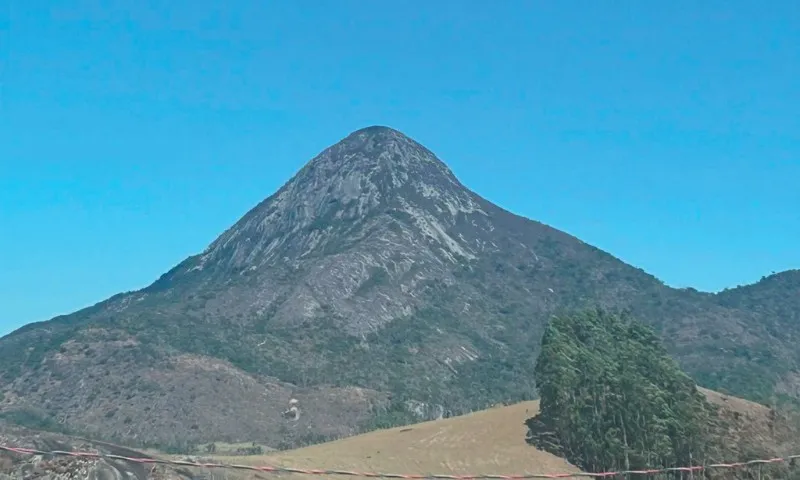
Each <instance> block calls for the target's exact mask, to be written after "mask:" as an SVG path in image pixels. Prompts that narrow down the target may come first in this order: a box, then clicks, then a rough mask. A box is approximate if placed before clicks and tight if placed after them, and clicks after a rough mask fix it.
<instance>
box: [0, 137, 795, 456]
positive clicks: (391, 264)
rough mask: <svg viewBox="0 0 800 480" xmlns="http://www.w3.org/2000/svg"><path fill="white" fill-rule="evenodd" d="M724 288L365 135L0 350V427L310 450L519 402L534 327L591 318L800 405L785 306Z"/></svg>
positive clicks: (712, 380)
mask: <svg viewBox="0 0 800 480" xmlns="http://www.w3.org/2000/svg"><path fill="white" fill-rule="evenodd" d="M753 288H756V286H754V287H753ZM772 288H773V286H772V284H768V285H765V286H764V289H765V291H766V292H768V291H769V290H770V289H772ZM781 288H782V287H781ZM735 292H736V291H730V292H726V293H724V294H720V295H712V294H707V293H700V292H696V291H693V290H690V289H683V290H677V289H672V288H669V287H667V286H665V285H664V284H663V283H662V282H660V281H659V280H658V279H656V278H655V277H653V276H652V275H649V274H647V273H645V272H643V271H642V270H640V269H637V268H634V267H632V266H630V265H627V264H625V263H624V262H622V261H620V260H618V259H617V258H615V257H613V256H611V255H610V254H608V253H606V252H603V251H601V250H599V249H597V248H595V247H592V246H591V245H588V244H586V243H584V242H582V241H581V240H579V239H577V238H575V237H573V236H570V235H568V234H566V233H564V232H561V231H559V230H556V229H554V228H552V227H550V226H547V225H544V224H542V223H539V222H536V221H532V220H528V219H526V218H522V217H519V216H517V215H514V214H512V213H510V212H508V211H505V210H503V209H502V208H500V207H498V206H496V205H494V204H492V203H490V202H489V201H487V200H485V199H483V198H481V197H480V196H478V195H477V194H475V193H474V192H471V191H470V190H469V189H467V188H466V187H465V186H464V185H462V184H461V183H460V182H459V180H458V179H457V178H456V177H455V176H454V175H453V173H452V172H451V171H450V169H449V168H448V167H447V166H446V165H445V164H444V163H442V162H441V161H440V160H439V159H438V158H437V157H436V156H435V155H434V154H433V153H432V152H431V151H430V150H428V149H427V148H425V147H424V146H422V145H420V144H419V143H417V142H415V141H414V140H412V139H410V138H408V137H406V136H405V135H403V134H402V133H400V132H398V131H396V130H393V129H390V128H387V127H369V128H366V129H363V130H359V131H357V132H354V133H352V134H350V135H349V136H347V137H346V138H344V139H343V140H342V141H340V142H338V143H337V144H335V145H333V146H331V147H329V148H327V149H325V150H324V151H323V152H321V153H320V154H319V155H318V156H317V157H315V158H314V159H313V160H311V161H310V162H309V163H308V164H307V165H306V166H305V167H304V168H302V169H301V170H300V171H299V172H298V173H297V174H296V175H295V176H294V177H293V178H292V179H291V180H290V181H289V182H288V183H287V184H286V185H284V186H283V187H282V188H281V189H280V190H278V191H277V192H276V193H275V194H273V195H272V196H270V197H269V198H267V199H266V200H264V201H263V202H261V203H260V204H259V205H257V206H256V207H255V208H253V209H252V210H251V211H249V212H248V213H247V214H245V215H244V217H243V218H242V219H241V220H239V221H238V222H237V223H236V224H235V225H233V226H232V227H231V228H230V229H228V230H227V231H226V232H224V233H223V234H222V235H221V236H220V237H219V238H218V239H217V240H215V241H214V242H213V243H212V244H211V245H210V246H209V247H208V248H207V249H206V250H205V251H204V252H202V253H200V254H199V255H195V256H192V257H190V258H188V259H186V260H185V261H183V262H181V263H180V264H179V265H177V266H176V267H174V268H173V269H171V270H170V271H169V272H167V273H166V274H164V275H163V276H162V277H161V278H159V279H158V280H157V281H155V282H154V283H153V284H152V285H150V286H148V287H147V288H144V289H142V290H140V291H135V292H128V293H124V294H120V295H116V296H114V297H112V298H110V299H108V300H106V301H103V302H101V303H99V304H97V305H95V306H92V307H90V308H87V309H84V310H81V311H78V312H75V313H73V314H71V315H66V316H61V317H57V318H54V319H52V320H50V321H47V322H41V323H37V324H31V325H28V326H25V327H23V328H21V329H19V330H17V331H15V332H13V333H11V334H10V335H8V336H6V337H4V338H2V339H0V378H2V380H0V392H1V393H0V419H1V418H6V419H7V420H10V421H13V422H16V423H24V424H26V425H32V426H45V427H47V428H50V429H60V430H64V431H70V432H79V433H82V434H86V435H92V436H95V437H98V438H102V439H106V440H114V441H124V442H126V443H128V444H141V445H161V446H168V447H170V448H175V449H180V448H182V447H184V446H186V444H188V443H200V442H208V441H212V440H224V441H240V440H246V441H255V440H258V441H259V442H260V443H266V444H268V445H271V446H284V447H287V446H294V445H299V444H305V443H313V442H317V441H320V440H322V439H325V438H331V437H339V436H344V435H350V434H352V433H355V432H357V431H361V430H365V429H370V428H374V427H376V426H380V425H386V424H396V423H399V422H408V421H411V420H413V419H419V418H435V417H438V416H448V415H452V414H458V413H463V412H467V411H471V410H475V409H479V408H483V407H485V406H487V405H490V404H494V403H497V402H510V401H517V400H524V399H530V398H532V397H534V396H535V388H534V387H535V386H534V384H533V380H532V375H531V370H532V368H533V364H534V362H535V359H536V356H537V353H538V348H539V341H540V336H541V334H542V331H543V328H544V325H545V323H546V322H547V319H548V318H549V317H550V316H551V315H552V314H553V313H554V312H558V311H560V310H564V309H573V308H582V307H587V306H602V307H606V308H612V309H626V310H630V311H631V312H632V313H633V314H634V315H635V316H637V317H638V318H640V319H641V320H643V321H645V322H647V323H649V324H651V325H652V326H653V327H654V328H655V329H656V330H657V331H658V332H659V333H660V334H661V335H662V337H663V338H664V341H665V343H666V345H667V346H668V348H669V351H670V353H671V354H672V355H673V356H674V357H675V358H677V359H678V361H679V363H680V364H681V366H682V368H684V369H685V370H687V371H689V372H690V373H691V374H692V375H694V377H695V378H696V379H697V380H698V381H699V382H700V384H702V385H704V386H707V387H710V388H716V389H719V388H724V389H726V390H728V391H730V392H732V393H736V394H740V395H743V396H745V397H747V398H750V399H754V400H759V401H773V400H774V399H775V398H777V397H778V396H781V398H787V399H791V398H798V397H800V394H798V390H797V389H798V386H800V377H798V374H797V373H796V372H797V371H798V370H797V369H798V365H800V351H798V350H797V349H796V348H795V347H794V345H795V343H793V341H794V340H793V337H791V336H787V335H786V333H785V331H784V330H781V329H776V328H774V326H775V325H776V322H779V320H776V319H775V318H774V316H775V314H776V313H775V312H778V311H780V312H784V313H785V312H786V311H788V312H793V313H792V314H794V315H796V314H797V312H798V307H797V304H796V303H792V302H794V301H795V299H796V297H795V299H792V300H788V299H787V300H786V302H784V303H782V302H780V301H778V300H776V301H777V302H778V304H780V305H781V307H780V308H781V309H785V310H776V309H773V308H761V307H759V306H758V302H759V301H760V300H759V299H762V298H766V297H769V293H762V294H758V295H756V294H752V295H751V294H750V293H747V292H743V293H742V294H741V295H740V296H739V297H738V298H740V299H741V301H738V300H736V298H737V296H736V294H735ZM776 298H777V297H776ZM748 299H750V300H748ZM776 308H778V307H776ZM782 315H783V313H782ZM795 318H796V317H795ZM295 410H297V412H295Z"/></svg>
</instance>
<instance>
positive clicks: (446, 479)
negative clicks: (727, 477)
mask: <svg viewBox="0 0 800 480" xmlns="http://www.w3.org/2000/svg"><path fill="white" fill-rule="evenodd" d="M0 451H6V452H11V453H17V454H21V455H47V456H62V457H78V458H89V459H96V460H100V459H107V460H118V461H125V462H131V463H139V464H150V465H166V466H173V467H194V468H206V469H212V468H213V469H229V470H248V471H251V472H261V473H289V474H301V475H338V476H349V477H362V478H402V479H412V480H428V479H439V480H526V479H535V478H608V477H618V476H625V475H646V476H653V475H658V474H662V473H674V472H687V473H688V472H703V471H706V470H721V469H740V468H747V467H752V466H758V465H769V464H780V463H786V464H792V462H793V461H794V460H798V459H800V455H791V456H788V457H776V458H769V459H763V460H750V461H748V462H737V463H714V464H709V465H697V466H691V467H672V468H660V469H648V470H621V471H617V472H596V473H586V472H574V473H530V474H520V475H499V474H477V475H451V474H428V475H415V474H401V473H374V472H356V471H350V470H321V469H305V468H292V467H279V466H271V465H265V466H252V465H237V464H226V463H200V462H191V461H187V460H167V459H160V458H148V457H145V458H134V457H125V456H122V455H113V454H103V453H94V452H67V451H62V450H52V451H42V450H36V449H33V448H22V447H9V446H6V445H0Z"/></svg>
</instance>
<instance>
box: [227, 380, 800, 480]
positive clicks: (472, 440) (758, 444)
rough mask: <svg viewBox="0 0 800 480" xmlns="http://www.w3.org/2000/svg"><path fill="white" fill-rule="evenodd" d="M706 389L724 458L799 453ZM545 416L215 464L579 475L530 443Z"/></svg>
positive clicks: (386, 435)
mask: <svg viewBox="0 0 800 480" xmlns="http://www.w3.org/2000/svg"><path fill="white" fill-rule="evenodd" d="M700 390H701V392H702V393H704V394H705V395H706V397H707V398H708V400H709V401H710V402H711V403H713V404H715V405H718V406H719V407H720V410H719V411H720V416H721V417H722V418H723V419H725V420H726V421H727V422H728V423H729V424H730V430H729V436H728V438H727V440H726V442H725V444H726V445H727V447H728V451H727V452H726V456H725V458H724V460H727V461H732V460H744V459H754V458H767V457H770V458H771V457H773V456H788V455H791V454H793V453H796V451H795V450H796V449H797V448H798V445H799V444H798V443H797V434H798V429H797V425H796V424H794V423H792V422H788V421H786V418H785V417H782V416H781V414H779V413H776V412H775V411H774V410H771V409H769V408H767V407H764V406H762V405H758V404H756V403H753V402H749V401H747V400H743V399H740V398H736V397H729V396H726V395H723V394H720V393H718V392H714V391H711V390H706V389H700ZM538 412H539V402H538V400H534V401H527V402H521V403H518V404H514V405H510V406H497V407H494V408H489V409H487V410H483V411H479V412H475V413H472V414H468V415H464V416H460V417H454V418H449V419H444V420H437V421H430V422H424V423H419V424H414V425H410V426H407V427H396V428H391V429H386V430H379V431H375V432H370V433H366V434H362V435H357V436H354V437H350V438H346V439H342V440H337V441H333V442H328V443H324V444H320V445H314V446H310V447H305V448H300V449H297V450H291V451H287V452H276V453H272V454H269V455H259V456H248V457H240V456H236V457H226V456H214V459H215V460H218V461H221V462H227V463H244V464H249V465H281V466H292V467H299V468H321V469H349V470H360V471H371V472H389V473H446V474H460V475H465V474H491V473H496V474H500V475H509V474H519V473H540V474H548V473H566V472H577V471H579V470H578V469H577V468H576V467H574V466H573V465H570V464H569V463H567V462H566V461H565V460H563V459H561V458H558V457H556V456H553V455H551V454H549V453H547V452H543V451H540V450H537V449H535V448H534V447H532V446H529V445H528V444H526V443H525V442H524V438H525V435H526V431H527V428H526V427H525V420H526V419H527V418H529V417H531V416H535V415H536V414H538ZM793 448H794V449H795V450H793ZM721 460H723V459H721Z"/></svg>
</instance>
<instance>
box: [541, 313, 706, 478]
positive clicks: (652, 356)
mask: <svg viewBox="0 0 800 480" xmlns="http://www.w3.org/2000/svg"><path fill="white" fill-rule="evenodd" d="M534 373H535V379H536V384H537V386H538V389H539V393H540V396H541V413H540V414H539V416H537V417H536V418H533V419H529V420H528V426H529V428H530V430H531V431H530V433H529V439H530V441H531V442H532V443H534V444H536V443H537V441H538V442H540V443H541V442H544V443H547V444H548V445H538V446H542V447H548V446H549V448H550V449H552V448H553V447H555V448H558V449H559V452H558V453H559V454H562V455H563V456H565V457H566V458H567V459H568V460H569V461H571V462H572V463H574V464H576V465H578V466H580V467H581V468H583V469H586V470H590V471H608V470H621V469H625V470H628V469H640V468H653V467H675V466H685V465H689V464H690V463H691V464H699V463H702V462H704V461H705V460H706V458H707V456H708V455H709V454H711V453H712V452H713V451H714V448H715V447H714V441H713V439H714V438H716V435H714V434H712V432H711V429H712V428H713V422H712V418H715V415H714V411H713V407H712V406H711V405H710V404H709V403H708V402H706V400H705V397H704V396H703V395H702V394H701V393H700V392H698V391H697V388H696V386H695V383H694V381H692V379H691V378H689V377H688V376H687V375H686V374H685V373H684V372H682V371H681V370H680V368H679V367H678V365H677V364H676V363H675V361H673V360H672V359H671V358H670V357H669V356H668V355H667V352H666V350H665V349H664V348H663V347H662V346H661V344H660V342H659V340H658V338H657V337H656V335H655V334H654V332H652V331H651V330H650V329H649V328H647V327H646V326H644V325H643V324H641V323H638V322H636V321H633V320H632V319H630V318H628V317H627V316H625V315H615V314H611V313H608V312H605V311H603V310H599V309H598V310H590V311H585V312H580V313H577V314H575V315H568V316H559V317H556V318H554V319H553V320H552V321H551V322H550V324H549V325H548V327H547V329H546V330H545V333H544V337H543V339H542V351H541V354H540V356H539V359H538V361H537V363H536V368H535V371H534Z"/></svg>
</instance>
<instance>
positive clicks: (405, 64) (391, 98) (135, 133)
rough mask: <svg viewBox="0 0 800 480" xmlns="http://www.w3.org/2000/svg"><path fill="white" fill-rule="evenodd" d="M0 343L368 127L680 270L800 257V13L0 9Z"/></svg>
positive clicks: (339, 4) (175, 5)
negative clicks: (400, 135) (397, 135)
mask: <svg viewBox="0 0 800 480" xmlns="http://www.w3.org/2000/svg"><path fill="white" fill-rule="evenodd" d="M0 5H2V6H3V7H5V8H2V9H0V10H1V11H2V13H0V15H3V17H4V18H3V20H2V21H3V24H2V27H3V28H2V32H0V35H2V36H0V41H1V44H0V61H1V62H2V72H0V75H2V94H1V98H0V102H2V103H1V104H0V113H1V114H2V119H1V121H2V123H0V126H1V127H0V333H4V332H7V331H9V330H11V329H12V328H15V327H17V326H20V325H21V324H23V323H27V322H31V321H37V320H43V319H47V318H50V317H52V316H53V315H56V314H60V313H67V312H70V311H73V310H76V309H78V308H80V307H83V306H86V305H89V304H92V303H95V302H97V301H100V300H102V299H104V298H106V297H108V296H110V295H112V294H114V293H117V292H119V291H125V290H133V289H137V288H140V287H143V286H145V285H147V284H148V283H149V282H151V281H152V280H154V279H155V278H157V277H158V276H159V275H160V274H161V273H163V272H164V271H166V270H167V269H169V268H170V267H172V266H173V265H175V264H176V263H177V262H179V261H180V260H182V259H183V258H185V257H186V256H188V255H190V254H194V253H197V252H199V251H201V250H202V249H203V248H205V246H206V245H207V244H208V243H210V242H211V241H212V240H213V239H214V238H215V237H216V235H218V234H219V233H221V232H222V231H223V230H224V229H225V228H226V227H228V226H229V225H230V224H232V223H233V222H234V221H236V220H237V219H238V218H239V217H240V216H241V215H242V214H244V213H245V212H246V211H247V210H248V209H249V208H250V207H252V206H253V205H255V204H256V203H257V202H258V201H260V200H261V199H263V198H264V197H266V196H268V195H269V194H271V193H272V192H273V191H274V190H276V189H277V188H278V187H279V186H280V185H281V184H282V183H283V182H285V181H286V180H287V179H289V178H290V177H291V175H292V174H293V173H294V172H295V171H296V170H298V169H299V168H300V167H301V166H302V165H303V164H304V163H305V162H306V161H307V160H309V159H310V158H311V157H312V156H313V155H314V154H316V153H317V152H319V151H320V150H322V149H323V148H324V147H326V146H328V145H329V144H331V143H334V142H336V141H337V140H339V139H340V138H341V137H344V136H345V135H347V134H348V133H349V132H350V131H352V130H355V129H358V128H360V127H364V126H368V125H372V124H383V125H389V126H392V127H395V128H398V129H400V130H402V131H404V132H405V133H407V134H409V135H410V136H412V137H414V138H416V139H417V140H419V141H421V142H422V143H424V144H426V145H427V146H428V147H429V148H431V149H432V150H433V151H435V152H436V153H437V154H438V155H439V156H440V158H442V159H443V160H444V161H445V162H447V163H448V164H449V165H450V166H451V168H452V169H453V170H454V171H455V173H456V174H457V175H458V176H459V177H460V178H461V179H462V181H463V182H464V183H465V184H466V185H467V186H469V187H470V188H472V189H473V190H475V191H477V192H478V193H479V194H481V195H483V196H484V197H486V198H488V199H490V200H492V201H494V202H496V203H498V204H500V205H501V206H503V207H505V208H508V209H510V210H512V211H514V212H516V213H519V214H522V215H525V216H528V217H532V218H535V219H538V220H541V221H544V222H546V223H548V224H551V225H553V226H555V227H558V228H560V229H563V230H566V231H568V232H570V233H572V234H574V235H577V236H578V237H580V238H582V239H584V240H585V241H587V242H589V243H592V244H594V245H597V246H599V247H601V248H603V249H605V250H607V251H609V252H611V253H613V254H614V255H616V256H618V257H620V258H622V259H623V260H625V261H627V262H629V263H632V264H634V265H636V266H639V267H642V268H644V269H645V270H647V271H649V272H651V273H653V274H655V275H656V276H658V277H660V278H661V279H663V280H664V281H666V282H667V283H668V284H670V285H674V286H694V287H696V288H698V289H701V290H718V289H721V288H723V287H725V286H735V285H737V284H743V283H750V282H754V281H757V280H758V279H759V278H760V277H761V276H762V275H764V274H769V273H770V272H772V271H773V270H784V269H789V268H797V267H800V213H799V212H800V188H799V187H798V186H800V113H798V112H800V93H798V92H799V91H800V88H799V87H798V86H799V85H800V82H799V81H798V78H800V3H798V2H797V1H793V0H788V1H778V0H775V1H771V2H766V3H763V2H757V1H752V2H743V1H708V2H696V1H665V2H641V1H632V0H631V1H609V2H597V1H588V0H587V1H571V2H567V1H547V2H546V1H533V0H520V1H508V0H503V1H497V2H486V1H466V0H463V1H445V0H436V1H430V0H424V1H423V0H420V1H408V2H369V1H366V0H362V1H345V0H337V1H333V0H325V1H323V0H304V1H267V0H259V1H256V0H250V1H247V0H239V1H234V2H212V1H208V0H192V1H188V0H160V1H158V0H152V1H134V2H131V1H128V0H112V1H103V2H101V1H90V0H84V1H75V0H69V1H66V0H48V1H32V0H0Z"/></svg>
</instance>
